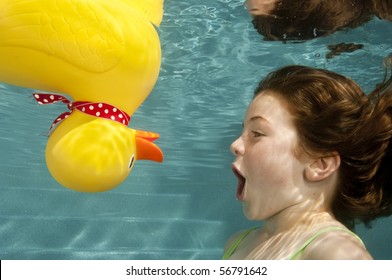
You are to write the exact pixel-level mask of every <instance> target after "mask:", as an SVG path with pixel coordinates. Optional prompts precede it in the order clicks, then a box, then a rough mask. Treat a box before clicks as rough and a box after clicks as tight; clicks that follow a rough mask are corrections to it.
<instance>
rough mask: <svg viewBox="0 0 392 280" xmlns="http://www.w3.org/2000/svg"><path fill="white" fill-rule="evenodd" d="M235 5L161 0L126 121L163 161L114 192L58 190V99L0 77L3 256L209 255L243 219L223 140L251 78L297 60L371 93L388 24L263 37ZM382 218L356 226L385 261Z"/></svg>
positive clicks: (233, 127)
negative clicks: (140, 95)
mask: <svg viewBox="0 0 392 280" xmlns="http://www.w3.org/2000/svg"><path fill="white" fill-rule="evenodd" d="M242 2H243V1H242V0H237V1H234V0H218V1H207V0H190V1H166V3H165V15H164V20H163V22H162V25H161V27H160V28H159V34H160V38H161V44H162V56H163V57H162V67H161V73H160V77H159V80H158V83H157V85H156V87H155V88H154V90H153V92H152V93H151V95H150V96H149V98H148V99H147V100H146V101H145V102H144V103H143V104H142V105H141V107H140V108H139V109H138V110H137V112H136V113H135V114H134V116H133V117H132V120H131V123H130V127H133V128H138V129H143V130H150V131H156V132H159V133H160V135H161V138H160V139H158V140H157V144H158V145H159V146H160V147H161V148H162V150H163V152H164V154H165V160H164V162H163V163H162V164H157V163H153V162H139V161H138V162H137V163H136V165H135V167H134V169H133V171H132V173H131V175H130V176H129V178H128V179H127V180H126V182H125V183H123V184H122V185H121V186H119V187H118V188H116V189H114V190H113V191H110V192H107V193H101V194H81V193H76V192H73V191H69V190H67V189H65V188H63V187H61V186H59V185H58V184H57V183H56V182H55V181H54V180H53V179H52V178H51V177H50V175H49V173H48V171H47V169H46V165H45V160H44V151H45V145H46V136H45V133H46V132H47V129H49V126H50V124H51V122H52V121H53V119H54V118H55V117H56V116H57V115H58V114H59V113H61V112H63V111H64V109H65V108H64V106H62V105H59V106H57V105H52V106H48V107H44V108H43V107H39V106H37V105H36V104H35V103H34V102H33V101H32V100H31V98H30V97H29V94H30V90H27V89H20V88H17V87H11V86H8V85H7V86H6V85H1V84H0V106H1V109H0V127H1V131H2V132H1V135H0V151H1V154H2V158H3V161H2V162H1V163H0V167H1V168H0V178H1V179H0V182H1V183H0V201H1V206H2V207H1V210H0V240H2V242H1V245H0V257H1V258H2V259H14V258H18V259H25V258H27V259H217V258H220V256H221V254H222V248H223V245H224V243H225V241H226V239H227V237H228V236H229V235H231V234H232V233H234V232H236V231H238V230H239V229H242V228H244V227H249V226H251V225H252V224H251V223H250V222H248V221H246V219H245V218H244V217H243V215H242V210H241V205H240V204H239V203H238V202H236V201H235V191H236V190H235V187H236V179H235V178H234V176H233V175H232V173H231V170H230V164H231V161H232V160H233V157H232V155H231V154H230V151H229V145H230V143H231V142H232V141H233V140H234V139H235V138H236V137H237V136H238V135H239V133H240V132H241V129H242V128H241V123H242V118H243V115H244V113H245V109H246V106H247V105H248V103H249V101H250V99H251V96H252V92H253V88H254V87H255V85H256V84H257V82H258V80H259V79H260V77H261V76H263V75H265V74H266V73H267V72H269V71H271V70H272V69H275V68H276V67H279V66H283V65H287V64H292V63H301V64H306V65H310V66H317V67H327V68H329V69H331V70H336V71H339V72H341V73H342V74H346V75H349V76H351V77H352V78H354V79H355V80H356V81H358V82H359V83H360V84H361V85H362V86H363V87H364V89H368V90H370V89H371V88H372V86H373V85H374V84H375V83H376V82H379V79H380V77H381V76H380V73H381V71H382V65H381V61H382V57H384V56H386V55H387V54H389V53H391V52H392V49H391V45H392V44H391V43H392V42H391V41H392V39H391V38H390V36H388V37H385V36H384V35H385V34H391V28H390V27H386V26H385V25H384V24H383V23H382V22H380V21H378V20H375V21H372V22H370V23H369V24H367V25H365V26H363V27H360V28H358V29H356V30H353V31H350V32H344V33H337V34H334V35H332V36H330V37H327V38H322V39H320V40H317V41H316V40H314V41H310V42H306V43H301V44H282V43H280V42H265V41H262V40H261V38H260V36H259V35H258V34H257V33H256V32H255V31H254V30H253V27H252V26H251V23H250V21H249V17H248V15H247V13H246V11H245V10H244V8H243V4H242ZM388 32H389V33H388ZM343 38H344V40H348V41H350V40H351V41H352V40H355V41H356V42H359V43H364V44H365V48H364V50H360V51H357V52H354V53H352V54H345V55H342V56H339V57H336V58H334V59H331V60H326V59H325V55H326V53H327V51H328V50H327V48H326V45H328V44H334V43H337V42H340V41H341V40H342V39H343ZM388 40H389V41H388ZM391 223H392V222H391V219H384V220H381V221H380V222H379V223H377V224H376V226H375V227H374V228H373V229H372V230H370V231H365V230H363V229H360V234H361V236H362V237H363V238H364V241H365V243H367V246H368V248H369V250H370V251H371V252H372V254H373V255H374V256H375V257H376V258H388V259H392V255H391V252H390V250H388V248H390V246H385V242H387V243H388V244H389V245H390V244H392V239H390V238H388V236H392V234H391V233H392V232H391V228H392V227H391ZM388 233H389V234H388ZM381 236H383V238H382V239H381ZM381 240H383V241H384V245H383V247H382V246H380V245H379V243H380V241H381Z"/></svg>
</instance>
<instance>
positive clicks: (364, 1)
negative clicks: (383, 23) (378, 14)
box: [252, 0, 389, 41]
mask: <svg viewBox="0 0 392 280" xmlns="http://www.w3.org/2000/svg"><path fill="white" fill-rule="evenodd" d="M388 1H389V0H388ZM372 8H373V7H372V2H371V0H350V1H349V0H342V1H336V0H323V1H321V0H316V1H314V0H308V1H299V0H277V2H276V5H275V8H274V9H273V11H271V15H258V16H255V17H254V18H253V20H252V23H253V26H254V27H255V29H256V30H257V31H258V32H259V33H260V34H261V35H263V36H264V38H265V39H266V40H281V41H289V40H309V39H313V38H316V37H322V36H326V35H329V34H331V33H333V32H335V31H337V30H340V29H343V28H354V27H357V26H359V25H361V24H363V23H365V22H367V21H369V20H370V19H371V18H372V17H373V14H372V12H371V11H372Z"/></svg>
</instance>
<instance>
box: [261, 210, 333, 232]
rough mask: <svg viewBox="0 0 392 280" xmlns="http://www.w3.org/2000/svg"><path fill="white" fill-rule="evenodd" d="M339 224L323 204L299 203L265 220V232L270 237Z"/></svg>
mask: <svg viewBox="0 0 392 280" xmlns="http://www.w3.org/2000/svg"><path fill="white" fill-rule="evenodd" d="M326 223H328V224H335V223H338V222H337V221H336V219H335V218H334V216H333V214H332V213H331V211H329V210H327V209H326V208H325V207H324V205H322V204H313V205H310V204H309V203H299V204H296V205H293V206H291V207H290V208H287V209H284V210H282V211H280V212H279V213H277V214H275V215H274V216H272V217H270V218H268V219H267V220H265V223H264V226H263V228H264V231H265V233H267V234H268V235H269V236H273V235H276V234H279V233H282V232H287V231H291V230H293V229H298V228H301V229H302V230H306V229H309V228H313V227H317V225H320V224H326Z"/></svg>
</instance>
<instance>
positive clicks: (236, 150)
mask: <svg viewBox="0 0 392 280" xmlns="http://www.w3.org/2000/svg"><path fill="white" fill-rule="evenodd" d="M230 151H231V152H232V153H233V155H235V156H240V155H243V154H244V151H245V149H244V142H243V140H242V137H238V138H237V139H236V140H235V141H234V142H233V143H231V145H230Z"/></svg>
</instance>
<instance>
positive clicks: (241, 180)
mask: <svg viewBox="0 0 392 280" xmlns="http://www.w3.org/2000/svg"><path fill="white" fill-rule="evenodd" d="M232 170H233V173H234V175H235V176H236V177H237V179H238V186H237V199H238V200H241V201H242V200H244V196H245V192H244V190H245V182H246V179H245V177H244V176H242V174H241V173H240V172H239V171H238V169H237V168H236V167H235V166H234V165H233V166H232Z"/></svg>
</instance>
